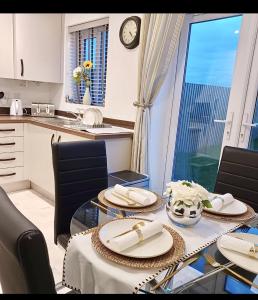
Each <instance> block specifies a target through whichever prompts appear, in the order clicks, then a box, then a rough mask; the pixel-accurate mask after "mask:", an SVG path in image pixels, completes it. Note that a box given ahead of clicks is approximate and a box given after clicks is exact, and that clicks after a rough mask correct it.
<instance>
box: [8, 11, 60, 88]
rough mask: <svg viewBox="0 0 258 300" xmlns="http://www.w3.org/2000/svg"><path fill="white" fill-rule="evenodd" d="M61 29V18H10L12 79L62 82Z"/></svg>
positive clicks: (20, 15)
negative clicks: (12, 44) (12, 19)
mask: <svg viewBox="0 0 258 300" xmlns="http://www.w3.org/2000/svg"><path fill="white" fill-rule="evenodd" d="M62 26H63V25H62V14H38V13H37V14H14V48H15V52H14V60H15V61H14V69H15V78H16V79H24V80H33V81H43V82H57V83H58V82H62V60H63V55H62V52H63V42H62V40H63V37H62V33H63V29H62ZM3 59H4V58H3Z"/></svg>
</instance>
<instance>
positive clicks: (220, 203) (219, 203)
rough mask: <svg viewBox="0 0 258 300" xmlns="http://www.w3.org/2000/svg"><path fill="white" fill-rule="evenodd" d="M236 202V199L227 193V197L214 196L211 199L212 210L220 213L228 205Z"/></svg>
mask: <svg viewBox="0 0 258 300" xmlns="http://www.w3.org/2000/svg"><path fill="white" fill-rule="evenodd" d="M234 200H235V199H234V197H233V196H232V195H231V194H229V193H227V194H225V195H219V196H216V197H214V195H213V196H211V198H210V202H211V205H212V209H215V210H217V211H220V210H221V209H222V208H223V207H225V206H226V205H229V204H230V203H232V202H233V201H234Z"/></svg>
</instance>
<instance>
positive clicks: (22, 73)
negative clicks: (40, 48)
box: [21, 58, 24, 76]
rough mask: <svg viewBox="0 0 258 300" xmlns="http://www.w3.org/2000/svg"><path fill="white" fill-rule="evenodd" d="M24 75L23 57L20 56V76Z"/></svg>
mask: <svg viewBox="0 0 258 300" xmlns="http://www.w3.org/2000/svg"><path fill="white" fill-rule="evenodd" d="M23 75H24V65H23V59H22V58H21V76H23Z"/></svg>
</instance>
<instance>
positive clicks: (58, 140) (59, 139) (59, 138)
mask: <svg viewBox="0 0 258 300" xmlns="http://www.w3.org/2000/svg"><path fill="white" fill-rule="evenodd" d="M60 141H61V135H59V137H58V139H57V142H58V143H59V142H60Z"/></svg>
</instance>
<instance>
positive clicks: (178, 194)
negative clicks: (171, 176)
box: [163, 180, 212, 207]
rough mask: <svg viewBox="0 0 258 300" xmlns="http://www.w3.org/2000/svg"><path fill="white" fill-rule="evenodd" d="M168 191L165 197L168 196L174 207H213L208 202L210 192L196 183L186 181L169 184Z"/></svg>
mask: <svg viewBox="0 0 258 300" xmlns="http://www.w3.org/2000/svg"><path fill="white" fill-rule="evenodd" d="M166 186H167V189H166V191H165V193H164V194H163V195H165V196H168V197H169V198H170V200H171V204H172V205H180V204H183V205H185V206H186V207H191V206H199V205H200V204H201V205H202V206H204V207H212V205H211V203H210V201H209V200H208V195H209V192H208V191H207V190H206V189H205V188H204V187H202V186H201V185H199V184H198V183H195V182H193V181H192V182H189V181H186V180H179V181H172V182H169V183H167V185H166Z"/></svg>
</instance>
